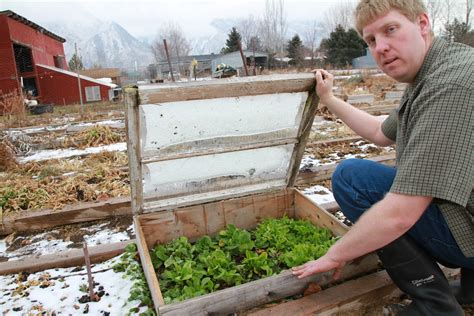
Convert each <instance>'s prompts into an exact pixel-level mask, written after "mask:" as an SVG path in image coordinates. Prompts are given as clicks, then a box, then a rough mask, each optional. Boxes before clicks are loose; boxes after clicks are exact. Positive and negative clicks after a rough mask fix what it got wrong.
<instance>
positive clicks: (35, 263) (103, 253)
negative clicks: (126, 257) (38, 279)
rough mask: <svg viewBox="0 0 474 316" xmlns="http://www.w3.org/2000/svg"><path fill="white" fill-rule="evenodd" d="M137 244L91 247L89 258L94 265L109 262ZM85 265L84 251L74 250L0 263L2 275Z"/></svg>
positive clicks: (122, 243)
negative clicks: (127, 247) (128, 247)
mask: <svg viewBox="0 0 474 316" xmlns="http://www.w3.org/2000/svg"><path fill="white" fill-rule="evenodd" d="M132 242H135V240H128V241H123V242H118V243H113V244H107V245H100V246H94V247H89V256H90V259H91V262H92V263H96V262H102V261H104V260H108V259H110V258H113V257H115V256H118V255H119V254H121V253H123V252H124V249H125V247H126V246H127V245H128V244H129V243H132ZM82 265H84V251H83V250H82V249H74V250H69V251H64V252H57V253H54V254H50V255H41V256H29V257H25V258H22V259H19V260H12V261H7V262H1V263H0V275H3V274H12V273H18V272H21V271H24V272H31V273H33V272H37V271H43V270H45V269H53V268H66V267H73V266H82Z"/></svg>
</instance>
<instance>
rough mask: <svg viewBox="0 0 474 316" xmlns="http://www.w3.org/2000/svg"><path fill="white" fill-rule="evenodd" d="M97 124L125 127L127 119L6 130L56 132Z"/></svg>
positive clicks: (11, 132)
mask: <svg viewBox="0 0 474 316" xmlns="http://www.w3.org/2000/svg"><path fill="white" fill-rule="evenodd" d="M95 125H106V126H114V127H115V126H116V127H122V128H125V121H124V120H106V121H98V122H81V123H71V124H62V125H55V126H42V127H32V128H25V129H21V130H18V129H11V130H6V133H7V134H17V133H22V134H36V133H42V132H54V131H57V130H63V129H65V130H70V129H76V128H82V129H84V128H88V127H92V126H95Z"/></svg>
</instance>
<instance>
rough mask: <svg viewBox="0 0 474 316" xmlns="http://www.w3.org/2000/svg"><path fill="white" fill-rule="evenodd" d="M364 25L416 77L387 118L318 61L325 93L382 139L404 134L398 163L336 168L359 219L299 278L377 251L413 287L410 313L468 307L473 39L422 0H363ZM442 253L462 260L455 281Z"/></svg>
mask: <svg viewBox="0 0 474 316" xmlns="http://www.w3.org/2000/svg"><path fill="white" fill-rule="evenodd" d="M355 16H356V28H357V30H358V32H359V34H360V35H361V36H362V38H363V39H364V41H365V42H366V43H367V44H368V46H369V49H370V51H371V53H372V55H373V56H374V59H375V60H376V62H377V64H378V66H379V67H380V68H381V69H382V70H383V71H384V72H385V73H386V74H387V75H388V76H390V77H392V78H394V79H395V80H397V81H399V82H405V83H408V84H409V86H408V87H407V90H406V91H405V94H404V96H403V97H402V100H401V103H400V106H399V107H398V109H396V110H395V111H394V112H393V113H391V114H390V115H389V117H388V118H387V119H386V120H385V121H384V122H383V123H382V122H380V121H379V120H378V119H377V118H375V117H373V116H371V115H369V114H367V113H365V112H363V111H360V110H358V109H356V108H354V107H352V106H351V105H349V104H347V103H345V102H344V101H342V100H339V99H337V98H336V97H334V95H333V94H332V86H333V76H332V75H331V74H329V73H328V72H326V71H324V70H318V71H316V75H315V76H316V81H317V87H316V92H317V94H318V95H319V97H320V101H321V103H323V104H325V105H326V106H327V107H328V109H329V110H330V111H332V112H333V113H334V114H336V115H337V116H338V117H339V118H341V119H342V120H343V121H344V122H345V123H346V124H347V125H348V126H349V127H351V128H352V129H353V130H354V131H355V132H356V133H358V134H359V135H361V136H362V137H364V138H366V139H368V140H370V141H372V142H374V143H375V144H377V145H381V146H386V145H390V144H393V143H395V142H396V150H397V164H396V165H397V167H396V169H395V168H392V167H387V166H383V165H380V164H376V163H373V162H370V161H365V160H358V159H351V160H348V161H345V162H343V163H341V164H340V165H339V167H338V168H337V169H336V171H335V173H334V175H333V193H334V196H335V198H336V200H337V202H338V203H339V205H340V207H341V209H342V211H343V212H344V214H345V215H346V216H347V217H348V218H349V219H350V220H351V221H353V222H355V224H354V225H353V226H352V228H351V229H350V230H349V231H348V233H347V234H346V235H345V236H344V237H343V238H341V239H340V240H339V241H338V242H337V243H336V244H334V245H333V247H331V249H329V251H328V253H327V254H326V255H325V256H323V257H321V258H319V259H318V260H314V261H310V262H308V263H306V264H305V265H303V266H300V267H297V268H294V269H293V274H294V275H296V276H298V277H299V278H302V277H305V276H308V275H311V274H315V273H320V272H325V271H330V270H335V272H334V277H335V278H337V277H338V276H339V275H340V270H341V269H342V268H343V266H344V265H345V263H346V262H347V261H349V260H352V259H355V258H357V257H359V256H361V255H364V254H366V253H369V252H371V251H375V250H378V251H377V252H378V255H379V257H380V259H381V261H382V262H383V264H384V266H385V269H386V270H387V272H388V274H389V275H390V276H391V278H392V279H393V281H394V282H395V284H397V286H398V287H399V288H400V289H401V290H403V291H404V292H406V293H407V294H408V295H410V296H411V298H412V299H413V300H412V303H411V304H410V305H409V306H408V307H407V308H406V309H405V310H404V311H403V312H402V314H403V315H463V310H462V309H461V307H460V305H459V304H458V302H457V301H456V299H457V300H458V301H459V302H460V303H473V302H474V194H473V186H474V137H473V136H474V49H472V48H471V47H468V46H465V45H462V44H456V43H448V42H446V41H444V40H442V39H440V38H435V37H434V36H433V34H432V31H431V27H430V23H429V18H428V15H427V13H426V8H425V7H424V5H423V3H422V0H361V1H359V4H358V6H357V8H356V13H355ZM436 261H437V262H440V263H442V264H444V265H446V266H449V267H461V282H460V285H458V286H457V288H455V289H454V290H453V291H452V289H451V288H450V285H449V284H448V282H447V280H446V278H445V276H444V275H443V273H442V271H441V270H440V269H439V267H438V265H437V263H436Z"/></svg>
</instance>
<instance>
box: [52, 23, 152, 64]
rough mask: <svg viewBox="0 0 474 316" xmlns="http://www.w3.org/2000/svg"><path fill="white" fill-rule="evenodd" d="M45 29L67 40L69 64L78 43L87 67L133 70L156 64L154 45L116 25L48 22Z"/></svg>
mask: <svg viewBox="0 0 474 316" xmlns="http://www.w3.org/2000/svg"><path fill="white" fill-rule="evenodd" d="M45 27H46V28H47V29H48V30H50V31H52V32H54V33H55V34H57V35H59V36H61V37H63V38H65V39H66V43H64V50H65V54H66V59H67V60H68V61H69V59H70V58H71V57H72V55H73V54H74V43H77V49H78V55H79V56H81V58H82V61H83V63H84V66H85V67H86V68H90V67H93V66H94V65H100V66H101V67H117V68H123V69H128V70H132V71H133V70H135V69H136V68H143V67H145V66H147V65H149V64H150V63H152V62H153V61H154V58H153V54H152V53H151V49H150V46H149V45H148V44H146V43H144V42H142V41H139V40H138V39H136V38H135V37H133V36H132V35H130V33H128V32H127V31H126V30H125V29H124V28H123V27H122V26H120V25H119V24H118V23H116V22H102V21H100V20H98V19H89V20H88V21H87V23H84V22H83V21H82V22H79V21H71V22H70V23H67V22H64V21H62V22H61V23H48V24H47V25H45Z"/></svg>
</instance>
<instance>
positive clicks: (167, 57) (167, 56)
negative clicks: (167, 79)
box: [163, 39, 174, 82]
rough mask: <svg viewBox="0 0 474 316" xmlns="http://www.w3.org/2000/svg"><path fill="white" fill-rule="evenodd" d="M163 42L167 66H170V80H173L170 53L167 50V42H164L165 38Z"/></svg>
mask: <svg viewBox="0 0 474 316" xmlns="http://www.w3.org/2000/svg"><path fill="white" fill-rule="evenodd" d="M163 44H164V45H165V52H166V59H168V66H169V67H170V74H171V80H173V82H174V75H173V67H171V59H170V53H169V52H168V44H166V39H163Z"/></svg>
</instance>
